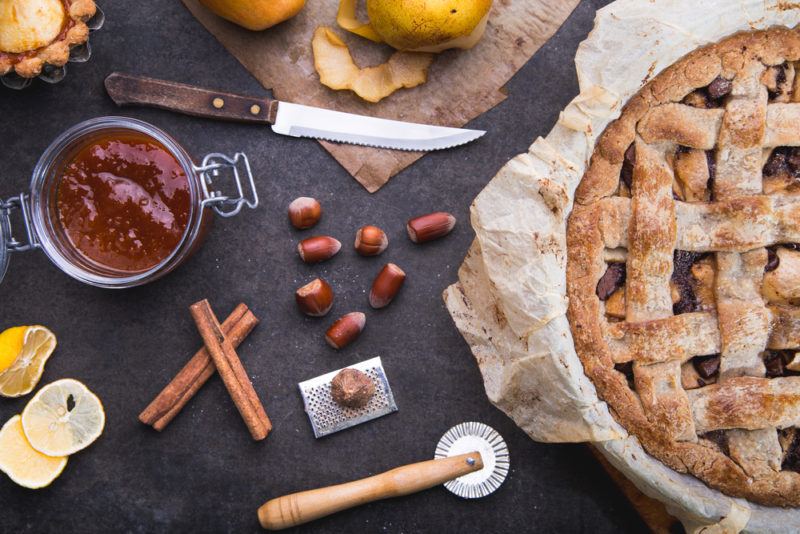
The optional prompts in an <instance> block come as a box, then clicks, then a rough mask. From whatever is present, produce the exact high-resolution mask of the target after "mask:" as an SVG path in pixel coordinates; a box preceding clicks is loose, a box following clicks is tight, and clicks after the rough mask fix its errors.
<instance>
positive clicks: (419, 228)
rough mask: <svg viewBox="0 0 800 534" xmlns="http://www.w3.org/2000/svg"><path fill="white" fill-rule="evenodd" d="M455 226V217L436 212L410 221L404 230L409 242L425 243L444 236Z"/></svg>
mask: <svg viewBox="0 0 800 534" xmlns="http://www.w3.org/2000/svg"><path fill="white" fill-rule="evenodd" d="M455 225H456V218H455V217H453V216H452V215H451V214H449V213H446V212H444V211H437V212H435V213H429V214H427V215H422V216H420V217H417V218H415V219H411V220H410V221H408V224H407V225H406V230H407V231H408V237H409V238H410V239H411V241H413V242H414V243H425V242H426V241H433V240H434V239H439V238H440V237H444V236H446V235H447V234H449V233H450V231H451V230H452V229H453V227H454V226H455Z"/></svg>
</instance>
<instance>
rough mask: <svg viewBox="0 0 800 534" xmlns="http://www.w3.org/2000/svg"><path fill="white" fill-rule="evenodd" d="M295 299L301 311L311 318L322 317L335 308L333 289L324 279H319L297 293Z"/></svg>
mask: <svg viewBox="0 0 800 534" xmlns="http://www.w3.org/2000/svg"><path fill="white" fill-rule="evenodd" d="M294 298H295V300H296V301H297V307H298V308H300V311H302V312H303V313H305V314H306V315H310V316H311V317H322V316H323V315H325V314H326V313H328V312H329V311H331V307H333V289H331V286H330V284H328V282H326V281H325V280H323V279H322V278H317V279H316V280H313V281H311V282H309V283H307V284H306V285H304V286H303V287H301V288H300V289H298V290H297V291H295V294H294Z"/></svg>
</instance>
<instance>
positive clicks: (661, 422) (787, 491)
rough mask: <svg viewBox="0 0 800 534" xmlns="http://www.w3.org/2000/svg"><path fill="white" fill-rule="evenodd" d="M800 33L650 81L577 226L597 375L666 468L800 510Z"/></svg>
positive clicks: (581, 295) (746, 36) (617, 135)
mask: <svg viewBox="0 0 800 534" xmlns="http://www.w3.org/2000/svg"><path fill="white" fill-rule="evenodd" d="M798 61H800V34H798V33H797V32H796V31H792V30H788V29H785V28H774V29H770V30H767V31H761V32H750V33H742V34H737V35H734V36H732V37H730V38H727V39H725V40H724V41H722V42H720V43H717V44H714V45H711V46H707V47H705V48H701V49H698V50H696V51H695V52H692V53H691V54H689V55H688V56H686V57H684V58H683V59H681V60H680V61H678V62H677V63H675V64H674V65H672V66H671V67H669V68H667V69H665V70H664V71H663V72H662V73H661V74H659V75H658V76H657V77H655V78H654V79H653V80H651V81H650V82H649V83H647V84H646V85H645V86H644V87H643V88H642V89H641V91H639V92H638V93H637V94H636V95H635V96H634V97H633V98H632V99H631V100H630V101H629V102H628V104H627V105H626V106H625V108H624V109H623V111H622V114H621V116H620V117H619V119H618V120H616V121H614V122H613V123H611V124H610V125H609V126H608V128H607V129H606V131H605V132H604V133H603V134H602V136H601V137H600V138H599V141H598V143H597V145H596V147H595V150H594V153H593V156H592V159H591V163H590V165H589V167H588V169H587V171H586V173H585V174H584V176H583V179H582V181H581V183H580V185H579V186H578V189H577V191H576V196H575V206H574V208H573V212H572V214H571V216H570V218H569V222H568V233H567V246H568V260H567V286H568V296H569V311H568V317H569V320H570V325H571V328H572V333H573V336H574V339H575V346H576V349H577V352H578V355H579V357H580V358H581V361H582V362H583V365H584V368H585V372H586V374H587V375H588V376H589V377H590V379H591V380H592V381H593V382H594V384H595V386H596V388H597V390H598V393H599V394H600V396H601V397H602V399H603V400H605V401H606V402H607V403H608V406H609V408H610V409H611V411H612V414H613V415H614V416H615V418H616V419H617V420H618V421H619V423H620V424H622V426H624V427H625V428H626V429H627V430H628V431H629V432H630V433H631V434H634V435H635V436H636V437H637V438H638V439H639V441H640V442H641V443H642V445H643V446H644V448H645V449H646V450H647V451H648V452H649V453H650V454H651V455H653V456H655V457H656V458H658V459H659V460H661V461H662V462H664V463H665V464H667V465H668V466H670V467H671V468H673V469H675V470H677V471H680V472H688V473H691V474H693V475H694V476H696V477H698V478H699V479H701V480H703V481H704V482H706V483H707V484H708V485H710V486H712V487H714V488H717V489H719V490H721V491H723V492H724V493H727V494H729V495H733V496H739V497H744V498H747V499H750V500H752V501H755V502H759V503H763V504H768V505H781V506H799V505H800V432H798V430H797V426H800V73H798V72H796V68H797V67H798V64H797V62H798Z"/></svg>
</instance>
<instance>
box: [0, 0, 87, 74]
mask: <svg viewBox="0 0 800 534" xmlns="http://www.w3.org/2000/svg"><path fill="white" fill-rule="evenodd" d="M95 11H96V6H95V3H94V0H0V75H4V74H8V73H10V72H16V73H17V74H18V75H20V76H22V77H23V78H33V77H34V76H38V75H39V74H40V73H41V72H42V68H43V67H44V66H45V65H46V64H50V65H55V66H58V67H60V66H62V65H64V64H65V63H66V62H67V61H68V60H69V50H70V47H72V46H76V45H79V44H83V43H85V42H86V40H87V39H88V38H89V28H88V27H87V26H86V21H87V20H89V19H90V18H91V17H92V16H94V14H95Z"/></svg>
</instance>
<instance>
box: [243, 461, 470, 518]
mask: <svg viewBox="0 0 800 534" xmlns="http://www.w3.org/2000/svg"><path fill="white" fill-rule="evenodd" d="M480 469H483V459H482V458H481V455H480V453H478V452H470V453H467V454H462V455H460V456H451V457H450V458H442V459H438V460H428V461H427V462H420V463H417V464H411V465H406V466H403V467H398V468H396V469H392V470H391V471H386V472H385V473H381V474H379V475H375V476H372V477H369V478H364V479H361V480H355V481H353V482H348V483H346V484H339V485H338V486H328V487H327V488H319V489H314V490H309V491H301V492H299V493H292V494H291V495H284V496H283V497H278V498H277V499H272V500H269V501H267V502H266V503H264V505H263V506H261V508H259V509H258V520H259V522H260V523H261V526H262V527H264V528H265V529H267V530H282V529H285V528H290V527H294V526H297V525H302V524H303V523H308V522H309V521H313V520H314V519H319V518H320V517H325V516H327V515H330V514H333V513H336V512H340V511H342V510H347V509H348V508H352V507H354V506H360V505H362V504H366V503H368V502H372V501H377V500H380V499H386V498H388V497H400V496H401V495H408V494H410V493H416V492H418V491H422V490H424V489H428V488H432V487H433V486H438V485H439V484H444V483H445V482H447V481H448V480H452V479H454V478H458V477H460V476H463V475H466V474H468V473H472V472H473V471H478V470H480Z"/></svg>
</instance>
